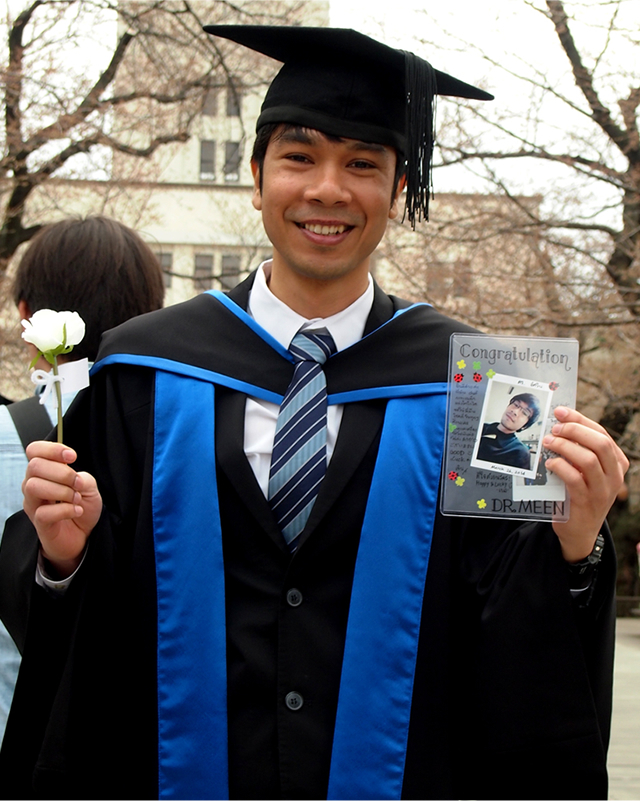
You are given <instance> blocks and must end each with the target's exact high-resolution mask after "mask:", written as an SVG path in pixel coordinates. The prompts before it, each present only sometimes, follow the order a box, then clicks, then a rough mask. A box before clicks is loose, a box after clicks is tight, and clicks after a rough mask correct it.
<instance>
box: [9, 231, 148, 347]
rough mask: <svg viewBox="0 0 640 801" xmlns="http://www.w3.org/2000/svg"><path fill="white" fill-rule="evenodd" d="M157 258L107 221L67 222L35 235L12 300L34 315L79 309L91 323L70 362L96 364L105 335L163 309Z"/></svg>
mask: <svg viewBox="0 0 640 801" xmlns="http://www.w3.org/2000/svg"><path fill="white" fill-rule="evenodd" d="M163 298H164V283H163V278H162V270H161V268H160V265H159V263H158V260H157V259H156V257H155V256H154V255H153V253H152V251H151V249H150V248H149V246H148V245H147V244H146V243H145V242H143V241H142V239H141V238H140V236H139V235H138V234H137V233H136V232H135V231H132V230H131V229H130V228H128V227H127V226H126V225H123V224H122V223H119V222H117V221H116V220H112V219H110V218H108V217H102V216H92V217H87V218H86V219H66V220H62V221H60V222H57V223H53V224H52V225H48V226H46V227H45V228H43V229H42V230H41V231H39V232H38V234H36V236H35V237H34V238H33V239H32V240H31V242H30V243H29V246H28V248H27V250H26V251H25V253H24V255H23V256H22V259H21V260H20V264H19V266H18V270H17V273H16V277H15V279H14V283H13V299H14V301H15V303H16V305H18V304H20V303H21V302H22V303H24V304H25V306H24V307H23V308H26V309H27V310H28V313H29V315H32V314H35V312H37V311H39V310H40V309H53V310H54V311H76V312H78V314H79V315H80V316H81V317H82V319H83V320H84V321H85V324H86V334H85V337H84V339H83V341H82V342H81V343H80V344H79V345H76V347H75V348H74V349H73V351H72V353H71V354H70V358H73V359H81V358H83V357H85V356H86V357H88V358H89V360H90V361H93V360H95V357H96V353H97V352H98V345H99V343H100V337H101V336H102V333H103V332H104V331H107V330H109V329H110V328H114V327H115V326H116V325H120V323H123V322H124V321H125V320H128V319H129V318H130V317H136V316H137V315H139V314H144V313H145V312H150V311H155V310H156V309H160V308H161V307H162V302H163Z"/></svg>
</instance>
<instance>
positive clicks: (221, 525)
mask: <svg viewBox="0 0 640 801" xmlns="http://www.w3.org/2000/svg"><path fill="white" fill-rule="evenodd" d="M207 30H208V32H209V33H212V34H214V35H217V36H225V37H227V38H230V39H232V40H234V41H237V42H240V43H243V44H246V45H247V46H249V47H252V48H254V49H256V50H259V51H261V52H263V53H266V54H268V55H270V56H272V57H274V58H277V59H279V60H281V61H283V62H284V66H283V67H282V69H281V71H280V73H279V74H278V76H277V77H276V78H275V79H274V81H273V83H272V85H271V87H270V89H269V91H268V93H267V96H266V98H265V101H264V104H263V107H262V113H261V115H260V118H259V120H258V124H257V127H258V136H257V140H256V145H255V149H254V153H253V157H252V167H253V172H254V176H255V191H254V196H253V204H254V206H255V207H256V209H258V210H260V211H261V213H262V217H263V221H264V225H265V229H266V231H267V234H268V236H269V238H270V240H271V242H272V243H273V259H272V261H270V262H267V263H265V264H263V265H262V266H261V267H260V268H259V269H258V271H257V272H256V274H254V275H252V276H251V277H250V278H249V279H248V280H247V281H246V282H244V283H243V284H241V285H240V286H239V287H238V288H237V289H235V290H233V291H232V292H231V293H230V294H229V295H228V296H227V295H223V294H222V293H205V294H203V295H201V296H199V297H197V298H195V299H194V300H192V301H189V302H188V303H186V304H183V305H180V306H176V307H172V308H169V309H166V310H164V311H161V312H157V313H154V314H153V315H149V316H147V318H146V319H142V320H139V321H137V322H136V321H132V322H131V323H128V324H125V325H124V326H121V327H119V328H117V329H115V330H114V331H113V332H111V333H110V334H108V335H107V336H106V337H105V338H104V341H103V346H102V349H101V355H100V357H99V361H98V364H97V368H96V371H95V373H94V376H93V379H92V387H91V388H90V389H89V390H88V391H87V392H86V393H85V394H84V396H83V398H82V399H79V400H78V401H76V404H75V407H74V408H73V409H72V410H71V412H70V414H69V415H68V421H67V424H66V426H65V434H66V436H67V442H66V443H65V445H58V444H55V443H50V442H41V443H36V444H33V445H31V446H30V449H29V455H30V457H31V461H30V465H29V468H28V472H27V479H26V481H25V510H26V512H27V514H28V516H29V517H30V519H31V521H33V525H34V527H35V530H36V531H37V534H38V538H39V542H38V540H37V539H36V537H35V535H33V534H32V535H31V540H27V541H30V542H31V545H30V546H29V548H28V549H27V548H26V546H25V545H24V542H25V536H27V537H28V532H27V531H26V530H25V525H24V524H25V520H24V519H22V520H21V519H20V518H14V519H13V520H12V521H11V522H10V523H9V525H8V526H7V532H6V533H5V547H4V548H3V550H4V551H5V563H8V564H9V565H10V566H11V567H12V569H13V572H12V573H8V572H7V571H5V573H4V574H3V576H2V577H1V579H2V585H1V586H2V589H1V590H0V592H1V593H2V594H3V595H4V596H5V597H4V599H3V600H2V610H3V614H4V616H5V619H6V622H7V626H8V627H9V629H10V630H11V631H12V632H14V636H15V638H16V640H17V641H18V642H19V644H20V645H21V647H22V648H23V652H24V658H23V667H22V671H21V674H20V677H19V681H18V688H17V691H16V700H15V702H14V706H13V708H12V712H11V716H10V719H9V724H8V729H7V736H6V738H5V743H4V747H3V751H2V759H1V765H0V770H1V771H2V776H3V786H5V788H8V790H7V791H8V792H9V793H14V794H16V793H20V794H22V795H25V796H29V797H33V795H41V796H45V797H61V796H63V797H81V796H82V797H94V798H95V797H98V796H104V797H128V798H131V797H140V798H151V797H158V796H159V797H161V798H224V797H227V795H230V796H231V797H234V798H325V797H329V798H401V797H403V798H524V797H531V798H543V797H546V798H559V797H567V798H569V797H572V798H575V797H604V795H605V794H606V767H605V764H606V747H607V739H608V725H609V715H610V701H611V697H610V693H611V667H612V653H611V647H612V645H611V643H612V618H611V615H612V603H611V599H612V593H613V572H614V555H613V550H612V546H611V543H610V541H609V539H608V536H607V534H606V532H605V531H602V532H601V529H602V527H603V525H604V518H605V514H606V512H607V510H608V508H609V506H610V504H611V502H612V500H613V499H614V497H615V494H616V492H617V491H618V488H619V487H620V484H621V482H622V477H623V474H624V471H625V470H626V468H627V466H628V463H627V461H626V459H625V457H624V455H623V454H622V452H621V451H620V450H619V449H618V448H617V446H616V445H615V444H614V442H613V441H612V440H611V438H610V437H609V436H608V435H607V434H606V432H605V431H604V429H602V428H601V427H600V426H599V425H597V424H596V423H594V422H592V421H591V420H588V419H587V418H585V417H584V416H583V415H581V414H579V413H578V412H577V411H574V410H569V409H559V410H558V411H557V413H556V415H557V418H558V423H557V425H556V426H555V427H554V430H553V433H552V434H551V435H550V437H549V440H550V441H549V442H548V443H547V444H548V445H549V446H551V447H552V448H553V450H554V451H555V452H557V453H558V454H560V455H561V456H564V457H566V460H565V459H562V458H558V459H554V460H550V461H549V462H548V463H547V467H548V469H551V470H553V471H554V472H556V474H557V475H558V476H560V477H561V478H562V479H563V480H564V481H565V482H566V483H567V486H568V489H569V494H570V496H571V519H570V521H569V522H567V523H564V524H554V525H553V526H551V525H543V524H531V523H528V524H524V525H517V524H516V523H515V522H513V521H495V520H484V519H481V520H479V519H473V520H470V519H462V518H444V517H442V516H441V515H440V514H439V512H438V510H437V509H438V492H439V477H440V461H441V456H442V442H443V438H444V437H443V427H444V416H445V415H444V408H445V399H446V385H445V384H444V383H443V382H444V380H445V376H446V367H447V357H448V341H449V336H450V334H451V333H452V332H454V331H465V330H468V329H466V328H465V327H464V326H461V325H460V324H458V323H456V322H454V321H451V320H448V319H446V318H444V317H442V316H441V315H439V314H438V313H437V312H435V311H434V310H433V309H431V308H430V307H428V306H426V305H418V306H411V305H410V304H408V303H406V302H403V301H401V300H398V299H397V298H394V297H388V296H386V295H384V294H383V293H382V292H381V291H380V289H379V288H378V287H376V286H375V284H374V283H373V282H372V280H371V278H370V276H369V262H370V257H371V254H372V252H373V251H374V249H375V248H376V246H377V244H378V242H379V240H380V238H381V237H382V235H383V233H384V230H385V227H386V224H387V221H388V220H389V219H390V218H393V217H395V216H396V215H397V214H398V203H399V199H400V194H401V192H402V190H403V188H404V186H405V183H406V188H407V215H408V217H409V219H410V221H412V222H413V221H414V220H415V219H416V218H420V217H421V216H424V215H426V213H427V201H428V196H429V189H430V187H429V164H430V159H431V151H432V145H433V141H432V130H433V119H432V104H433V99H434V95H435V94H436V93H439V94H451V95H458V96H461V97H469V98H476V99H489V97H490V96H488V95H486V93H484V92H481V91H480V90H478V89H475V88H473V87H471V86H468V85H467V84H463V83H462V82H460V81H457V80H456V79H454V78H451V77H450V76H448V75H445V74H443V73H440V72H438V71H436V70H434V69H433V68H432V67H431V66H430V65H429V64H427V63H426V62H424V61H422V60H421V59H418V58H417V57H415V56H413V55H412V54H406V53H401V52H399V51H396V50H393V49H391V48H388V47H385V46H383V45H381V44H379V43H378V42H375V41H373V40H371V39H369V38H367V37H365V36H362V35H360V34H358V33H355V32H353V31H345V30H331V29H306V28H291V29H287V28H262V27H241V26H240V27H224V26H219V27H218V26H217V27H213V28H208V29H207ZM72 464H73V465H74V466H73V468H72V467H71V465H72ZM325 470H326V474H325ZM77 471H80V472H77ZM29 530H30V529H29ZM27 551H28V552H27ZM39 551H41V560H42V565H43V569H42V570H40V572H39V573H38V574H37V578H36V581H35V582H34V574H36V560H37V557H38V552H39ZM16 563H17V568H16ZM56 578H58V579H60V581H61V583H62V585H63V586H64V587H65V590H64V591H63V593H62V597H55V593H56V581H55V579H56ZM42 585H48V586H42ZM580 590H584V591H583V592H579V591H580ZM16 598H19V599H20V601H21V602H20V603H19V604H17V603H16V600H15V599H16ZM29 794H31V795H29Z"/></svg>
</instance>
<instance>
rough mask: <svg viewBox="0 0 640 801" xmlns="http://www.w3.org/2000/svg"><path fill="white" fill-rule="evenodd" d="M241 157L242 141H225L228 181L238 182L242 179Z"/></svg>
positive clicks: (225, 166) (225, 173) (225, 169)
mask: <svg viewBox="0 0 640 801" xmlns="http://www.w3.org/2000/svg"><path fill="white" fill-rule="evenodd" d="M241 158H242V156H241V151H240V142H225V145H224V180H225V181H227V182H228V183H237V182H238V181H239V180H240V161H241Z"/></svg>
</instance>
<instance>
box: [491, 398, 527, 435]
mask: <svg viewBox="0 0 640 801" xmlns="http://www.w3.org/2000/svg"><path fill="white" fill-rule="evenodd" d="M532 414H533V410H532V409H530V408H529V406H528V405H527V404H526V403H525V402H524V401H523V400H514V401H511V403H510V404H509V405H508V406H507V408H506V409H505V410H504V414H503V415H502V420H500V422H499V423H498V428H499V429H500V431H502V432H503V433H505V434H515V432H516V431H520V429H521V428H522V427H523V426H526V424H527V423H528V422H529V420H530V419H531V416H532Z"/></svg>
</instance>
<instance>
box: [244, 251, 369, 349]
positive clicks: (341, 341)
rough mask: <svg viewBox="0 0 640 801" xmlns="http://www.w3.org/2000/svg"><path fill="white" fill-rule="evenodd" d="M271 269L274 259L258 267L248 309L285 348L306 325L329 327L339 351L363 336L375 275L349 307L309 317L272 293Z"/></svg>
mask: <svg viewBox="0 0 640 801" xmlns="http://www.w3.org/2000/svg"><path fill="white" fill-rule="evenodd" d="M270 270H271V261H265V262H263V263H262V264H261V265H260V267H258V271H257V273H256V278H255V281H254V282H253V287H252V288H251V292H250V294H249V303H248V312H249V314H250V315H251V316H252V317H253V319H254V320H255V321H256V322H257V323H258V325H260V326H262V328H264V329H265V331H268V333H269V334H271V336H272V337H273V338H274V339H276V340H277V341H278V342H279V343H280V344H281V345H282V346H283V347H284V348H287V349H288V348H289V345H290V344H291V340H292V339H293V338H294V336H295V335H296V334H297V333H298V331H300V329H305V328H326V329H327V330H328V331H329V333H330V334H331V336H332V337H333V341H334V342H335V343H336V350H337V351H340V350H344V349H345V348H348V347H350V346H351V345H353V344H355V343H356V342H357V341H358V340H360V339H362V335H363V333H364V327H365V325H366V323H367V318H368V316H369V313H370V312H371V307H372V306H373V279H372V278H371V275H369V283H368V284H367V288H366V290H365V291H364V292H363V294H362V295H360V297H359V298H358V299H357V300H355V301H354V302H353V303H352V304H351V305H350V306H347V308H346V309H343V310H342V311H340V312H338V313H337V314H332V315H331V317H325V318H321V317H314V318H313V319H312V320H308V319H307V318H306V317H303V316H302V315H300V314H298V313H297V312H294V311H293V309H290V308H289V306H287V305H286V303H283V302H282V301H281V300H279V299H278V298H277V297H276V296H275V295H274V294H273V292H271V290H270V289H269V287H268V285H267V275H268V272H269V271H270Z"/></svg>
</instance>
